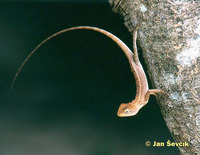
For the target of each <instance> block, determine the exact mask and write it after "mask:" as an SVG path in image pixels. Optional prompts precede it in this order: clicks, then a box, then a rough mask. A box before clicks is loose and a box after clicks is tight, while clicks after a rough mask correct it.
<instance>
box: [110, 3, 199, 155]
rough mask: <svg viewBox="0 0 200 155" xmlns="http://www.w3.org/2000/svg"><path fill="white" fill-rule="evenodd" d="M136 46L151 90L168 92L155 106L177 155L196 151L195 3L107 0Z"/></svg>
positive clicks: (197, 14)
mask: <svg viewBox="0 0 200 155" xmlns="http://www.w3.org/2000/svg"><path fill="white" fill-rule="evenodd" d="M109 3H110V4H111V6H112V7H113V11H114V12H116V13H119V14H120V15H122V16H123V17H124V20H125V25H126V27H127V28H128V30H129V31H130V32H132V31H133V29H134V26H136V25H137V24H139V25H140V29H139V32H138V40H139V45H140V47H141V48H142V50H143V56H144V58H145V61H146V64H147V66H148V73H149V75H150V78H151V80H152V83H153V85H154V87H155V88H161V89H163V90H164V91H166V92H168V93H169V97H168V98H167V99H165V98H164V97H163V98H162V97H160V103H159V105H160V108H161V111H162V114H163V117H164V119H165V121H166V124H167V126H168V128H169V130H170V132H171V135H172V136H173V138H174V140H175V141H176V142H181V141H182V142H188V143H189V146H179V150H180V152H181V154H200V80H199V79H200V1H198V0H196V1H187V0H175V1H173V0H166V1H160V0H109Z"/></svg>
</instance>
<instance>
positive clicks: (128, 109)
mask: <svg viewBox="0 0 200 155" xmlns="http://www.w3.org/2000/svg"><path fill="white" fill-rule="evenodd" d="M78 29H86V30H93V31H97V32H100V33H102V34H104V35H106V36H108V37H109V38H111V39H112V40H113V41H114V42H115V43H117V44H118V46H119V47H120V48H121V49H122V51H123V52H124V54H125V55H126V57H127V58H128V61H129V64H130V67H131V70H132V72H133V74H134V77H135V80H136V87H137V93H136V96H135V99H134V100H133V101H132V102H129V103H127V104H125V103H122V104H121V105H120V107H119V110H118V112H117V115H118V116H119V117H126V116H133V115H135V114H137V113H138V111H139V110H140V109H141V108H142V107H143V106H144V105H146V104H147V102H148V100H149V96H150V95H151V94H153V95H155V94H156V93H165V92H164V91H162V90H159V89H149V87H148V82H147V78H146V74H145V72H144V70H143V67H142V65H141V63H140V61H139V58H138V52H137V45H136V39H137V28H136V29H135V30H134V32H133V52H132V51H131V50H130V49H129V48H128V47H127V46H126V44H125V43H124V42H122V41H121V40H120V39H119V38H118V37H116V36H115V35H113V34H112V33H110V32H108V31H106V30H103V29H100V28H97V27H92V26H77V27H71V28H68V29H64V30H61V31H59V32H57V33H54V34H53V35H51V36H49V37H48V38H46V39H45V40H43V41H42V42H41V43H40V44H39V45H38V46H37V47H36V48H35V49H34V50H33V51H32V52H31V53H30V54H29V55H28V56H27V57H26V59H25V60H24V62H23V63H22V65H21V66H20V67H19V69H18V71H17V73H16V74H15V77H14V79H13V81H12V84H11V88H12V87H13V85H14V83H15V80H16V78H17V77H18V75H19V72H20V71H21V69H22V68H23V66H24V65H25V63H26V62H27V61H28V60H29V58H30V57H31V56H32V55H33V54H34V53H35V51H36V50H37V49H38V48H39V47H40V46H41V45H43V44H44V43H45V42H47V41H48V40H50V39H51V38H53V37H55V36H57V35H59V34H61V33H64V32H67V31H72V30H78ZM165 94H166V93H165Z"/></svg>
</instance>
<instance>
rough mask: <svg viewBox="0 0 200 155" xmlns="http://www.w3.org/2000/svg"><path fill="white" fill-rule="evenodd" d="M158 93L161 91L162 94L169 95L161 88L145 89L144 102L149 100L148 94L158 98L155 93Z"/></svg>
mask: <svg viewBox="0 0 200 155" xmlns="http://www.w3.org/2000/svg"><path fill="white" fill-rule="evenodd" d="M158 93H162V94H164V95H167V96H169V94H168V93H166V92H164V91H163V90H160V89H149V90H148V91H147V93H146V95H145V101H146V102H148V101H149V97H150V95H154V96H156V99H157V100H158V97H157V94H158Z"/></svg>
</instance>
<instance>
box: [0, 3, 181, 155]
mask: <svg viewBox="0 0 200 155" xmlns="http://www.w3.org/2000/svg"><path fill="white" fill-rule="evenodd" d="M78 25H90V26H96V27H100V28H103V29H106V30H108V31H110V32H111V33H113V34H115V35H117V36H118V37H119V38H120V39H122V40H123V41H124V42H125V43H126V44H127V45H128V46H129V47H130V48H132V38H131V35H130V33H129V32H128V30H127V29H126V27H125V26H124V24H123V19H122V18H120V17H119V16H118V15H117V14H115V13H113V12H112V9H111V7H110V6H109V4H108V2H106V1H104V2H103V1H102V2H99V3H94V2H93V3H91V2H89V1H88V2H85V3H83V2H82V3H80V2H79V3H78V1H77V2H76V3H75V2H73V3H70V2H1V3H0V38H1V40H0V73H1V76H0V89H1V90H0V154H2V155H54V154H56V155H63V154H66V155H124V154H131V155H133V154H140V155H160V154H162V155H168V154H179V151H178V149H177V148H173V147H156V148H155V147H152V146H150V147H146V146H145V141H147V140H150V141H151V142H153V141H160V142H166V141H167V140H171V141H173V139H172V138H171V135H170V133H169V131H168V128H167V127H166V124H165V122H164V120H163V117H162V115H161V112H160V109H159V106H158V104H157V102H156V100H155V97H151V98H150V102H149V103H148V104H147V105H146V106H145V107H144V108H142V109H141V111H140V112H139V113H138V114H137V115H136V116H134V117H130V118H118V117H117V116H116V113H117V110H118V107H119V105H120V104H121V103H123V102H124V103H127V102H129V101H131V100H132V99H133V98H134V97H135V80H134V77H133V75H132V73H131V71H130V67H129V64H128V61H127V59H126V57H125V55H124V54H123V52H122V51H121V49H120V48H119V47H118V46H117V45H116V44H115V43H114V42H113V41H111V40H110V39H109V38H107V37H105V36H103V35H101V34H99V33H97V32H93V31H86V30H78V31H72V32H68V33H65V34H62V35H60V36H58V37H56V38H54V39H52V40H50V41H49V42H47V43H46V44H45V45H44V46H42V47H41V48H40V49H39V50H38V51H37V52H36V53H35V54H34V55H33V56H32V57H31V59H30V61H28V62H27V64H26V65H25V67H24V68H23V69H22V71H21V73H20V75H19V77H18V79H17V80H16V83H15V86H14V89H13V90H12V91H11V90H10V84H11V81H12V79H13V77H14V75H15V73H16V71H17V69H18V68H19V66H20V65H21V63H22V62H23V60H24V59H25V57H26V56H27V55H28V54H29V53H30V51H31V50H33V48H34V47H35V46H36V45H37V44H38V43H40V42H41V41H42V40H43V39H45V38H46V37H48V36H49V35H51V34H53V33H55V32H57V31H59V30H62V29H65V28H69V27H72V26H78ZM139 52H140V59H141V60H142V63H143V65H145V64H144V61H143V58H142V53H141V51H139ZM145 70H146V68H145ZM150 87H151V86H150Z"/></svg>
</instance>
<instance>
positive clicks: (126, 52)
mask: <svg viewBox="0 0 200 155" xmlns="http://www.w3.org/2000/svg"><path fill="white" fill-rule="evenodd" d="M78 29H86V30H93V31H97V32H100V33H102V34H104V35H106V36H108V37H109V38H111V39H112V40H113V41H114V42H115V43H117V44H118V45H119V47H120V48H121V49H122V51H123V52H124V54H125V55H126V57H127V58H128V60H129V62H130V60H131V59H132V58H133V53H132V52H131V50H130V49H129V48H128V47H127V46H126V44H125V43H124V42H123V41H121V40H120V39H119V38H118V37H116V36H115V35H113V34H112V33H110V32H108V31H106V30H103V29H100V28H97V27H92V26H77V27H71V28H67V29H64V30H61V31H59V32H56V33H54V34H53V35H51V36H49V37H48V38H46V39H45V40H43V41H42V42H41V43H40V44H39V45H37V46H36V48H35V49H34V50H33V51H32V52H31V53H30V54H29V55H28V56H27V57H26V59H25V60H24V62H23V63H22V64H21V66H20V67H19V69H18V71H17V73H16V74H15V77H14V79H13V81H12V84H11V89H12V88H13V86H14V84H15V81H16V79H17V77H18V75H19V73H20V71H21V69H22V68H23V66H24V65H25V64H26V62H27V61H28V60H29V59H30V57H31V56H32V55H33V54H34V53H35V51H36V50H37V49H38V48H39V47H40V46H42V45H43V44H44V43H45V42H47V41H48V40H50V39H51V38H54V37H56V36H57V35H59V34H62V33H65V32H67V31H72V30H78Z"/></svg>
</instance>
